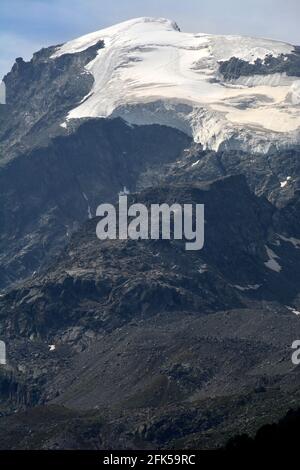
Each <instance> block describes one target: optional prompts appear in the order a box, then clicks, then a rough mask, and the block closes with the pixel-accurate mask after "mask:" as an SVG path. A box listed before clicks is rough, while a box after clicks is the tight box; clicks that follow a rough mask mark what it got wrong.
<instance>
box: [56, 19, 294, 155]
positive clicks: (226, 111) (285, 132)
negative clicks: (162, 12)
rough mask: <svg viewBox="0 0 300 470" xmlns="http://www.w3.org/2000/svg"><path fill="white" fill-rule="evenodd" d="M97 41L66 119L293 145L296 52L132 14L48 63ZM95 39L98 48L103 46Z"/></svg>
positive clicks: (206, 140) (264, 147) (236, 143)
mask: <svg viewBox="0 0 300 470" xmlns="http://www.w3.org/2000/svg"><path fill="white" fill-rule="evenodd" d="M97 43H98V44H101V48H99V50H98V52H97V55H96V57H95V58H93V59H92V60H91V61H90V62H88V63H87V64H86V65H85V67H84V68H83V70H82V74H89V75H91V76H92V78H93V85H92V87H91V89H90V90H89V92H88V94H87V95H86V96H85V97H84V98H83V99H82V100H81V101H80V102H79V103H74V107H73V109H72V110H71V111H70V112H69V113H68V115H67V116H66V121H65V122H63V123H62V125H63V127H66V126H67V125H68V122H69V121H70V120H72V119H78V118H88V117H92V118H97V117H116V116H118V117H122V118H124V119H125V120H126V121H128V122H130V123H132V124H164V125H168V126H171V127H175V128H177V129H179V130H181V131H183V132H185V133H187V134H188V135H190V136H192V137H193V138H194V140H195V141H196V142H199V143H201V144H202V145H203V147H204V148H207V149H212V150H216V151H218V150H224V149H232V148H234V149H237V148H239V149H242V150H246V151H249V150H251V151H254V152H263V153H265V152H268V151H269V150H270V148H273V147H275V148H282V147H286V146H291V145H294V144H295V143H299V140H300V134H299V127H300V113H299V104H300V78H299V77H300V52H299V48H297V47H294V46H292V45H290V44H286V43H283V42H278V41H273V40H270V39H262V38H252V37H243V36H219V35H211V34H202V33H200V34H191V33H183V32H181V31H180V29H179V27H178V26H177V24H176V23H174V22H172V21H170V20H167V19H163V18H158V19H154V18H137V19H133V20H130V21H126V22H124V23H121V24H118V25H116V26H112V27H110V28H107V29H103V30H100V31H97V32H95V33H91V34H88V35H85V36H82V37H80V38H77V39H75V40H73V41H70V42H67V43H66V44H64V45H63V46H61V47H58V48H57V49H56V50H55V52H54V53H53V54H52V55H51V58H52V59H53V60H55V59H57V58H59V57H61V56H63V55H67V54H78V53H80V52H83V51H85V50H87V49H89V48H91V47H94V46H95V45H96V44H97ZM103 45H104V47H103Z"/></svg>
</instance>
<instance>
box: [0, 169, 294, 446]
mask: <svg viewBox="0 0 300 470" xmlns="http://www.w3.org/2000/svg"><path fill="white" fill-rule="evenodd" d="M237 194H238V196H239V197H236V196H237ZM131 198H132V200H133V201H135V202H143V203H144V204H147V205H148V204H150V203H159V202H168V203H170V204H171V203H173V202H176V201H179V200H180V201H181V202H182V203H204V204H205V206H206V237H207V243H206V245H205V248H204V249H203V251H200V252H194V253H191V252H187V251H186V250H185V248H184V241H174V240H173V241H168V240H165V241H159V240H158V241H153V240H141V241H132V240H124V241H121V240H114V241H112V240H107V241H102V242H101V241H99V240H98V239H97V237H96V235H95V230H96V223H97V219H93V220H90V221H88V222H87V223H86V224H84V226H83V227H82V228H81V229H80V230H79V231H78V232H76V233H75V234H74V235H73V237H72V238H71V241H70V243H69V244H68V246H67V247H66V249H65V250H64V252H63V253H62V254H61V256H60V257H59V258H58V259H57V260H56V261H55V263H53V266H52V267H51V268H49V270H48V271H47V272H45V273H44V274H41V275H36V276H34V277H33V278H32V279H31V280H30V281H28V282H26V283H24V284H23V285H22V286H20V287H18V288H16V289H13V290H11V291H10V292H9V293H8V294H7V295H5V296H4V297H2V298H1V299H0V319H1V337H2V338H4V339H5V340H6V342H7V344H9V345H10V367H11V368H12V369H13V370H14V371H16V372H15V373H16V374H17V376H16V380H18V381H19V382H20V383H26V384H27V387H29V389H30V390H31V395H30V396H33V397H36V398H35V401H34V400H33V401H32V403H31V404H32V405H33V404H39V405H44V406H47V407H48V406H49V408H45V410H46V409H48V411H47V413H49V414H47V416H48V418H47V420H48V419H52V418H49V416H52V414H53V413H54V414H55V413H57V410H56V409H55V408H54V409H53V408H51V406H52V405H54V404H55V405H59V406H67V407H68V408H72V409H74V410H76V409H77V410H92V409H94V410H96V411H95V413H94V415H93V419H94V420H95V422H96V423H98V424H99V427H98V428H97V429H98V430H97V431H95V435H93V438H86V440H85V443H84V446H87V447H92V448H93V447H94V445H96V444H95V442H97V443H98V444H97V445H98V446H100V447H101V446H103V447H105V445H117V447H119V446H121V447H123V446H125V447H132V446H134V447H137V448H144V447H145V446H152V447H153V446H155V447H156V446H158V447H161V446H163V447H169V446H173V445H179V444H178V443H179V442H181V444H180V445H183V446H189V445H197V446H200V447H203V446H204V447H205V446H208V447H211V446H215V445H221V444H222V443H224V437H223V438H222V437H221V436H222V433H223V436H224V435H225V436H226V439H227V438H228V437H229V436H230V435H233V434H235V433H236V432H237V431H239V430H240V429H239V427H240V425H241V421H243V419H244V418H243V417H244V415H245V413H247V419H248V426H245V425H243V426H244V428H245V430H247V431H249V430H250V431H251V429H252V426H253V429H255V426H256V424H255V423H256V419H257V414H258V413H260V411H258V410H260V409H262V407H263V408H264V413H266V415H267V417H268V419H270V416H272V417H277V416H279V413H280V412H283V411H284V410H285V409H287V407H288V403H289V397H290V396H291V395H290V394H291V393H293V394H295V391H294V390H295V387H296V386H297V384H298V380H299V378H298V375H299V374H298V373H297V368H295V367H294V366H293V365H292V363H291V361H290V349H289V348H290V345H291V343H292V342H293V340H294V335H295V330H297V328H298V318H297V314H296V313H297V311H298V310H297V308H299V306H298V305H299V287H298V282H297V279H299V274H300V273H299V265H300V263H299V261H300V258H299V256H300V255H299V250H298V247H297V243H298V242H297V241H296V239H295V238H291V237H290V233H288V232H286V231H285V232H282V231H281V228H282V224H283V223H284V222H283V221H285V227H288V226H289V227H290V230H292V227H293V222H292V220H293V217H294V216H293V215H291V211H288V213H287V214H288V215H286V211H285V210H283V211H281V210H278V209H276V208H275V207H274V206H272V205H271V204H270V203H268V202H267V200H266V199H264V198H258V197H256V196H254V195H253V194H252V193H251V192H250V191H249V189H248V187H247V185H246V182H245V178H243V177H236V176H233V177H227V178H224V179H221V180H218V181H215V182H212V183H210V184H202V185H201V184H200V185H199V184H198V185H189V186H186V185H184V184H181V185H175V186H168V185H165V186H160V187H157V188H155V189H152V188H151V189H147V190H144V191H142V192H140V193H136V194H132V195H131ZM299 243H300V242H299ZM7 312H9V315H7ZM291 378H292V380H291ZM279 389H280V398H279V397H278V395H277V394H278V393H279V392H278V390H279ZM274 394H276V397H277V398H276V399H275V395H274ZM293 396H294V399H295V400H297V395H293ZM13 398H14V399H16V396H12V399H13ZM277 400H278V401H277ZM275 403H276V406H279V404H280V406H279V408H278V410H277V411H276V413H277V414H276V413H275V410H274V406H275ZM6 406H7V405H6ZM15 406H16V405H15ZM24 407H26V405H24V402H21V403H19V405H18V406H17V409H19V410H22V409H24ZM233 408H235V414H236V422H235V425H234V426H233V425H232V422H231V421H230V419H229V416H228V413H229V414H230V413H231V412H230V410H232V409H233ZM246 409H247V411H246ZM65 412H66V411H64V412H62V413H63V420H64V422H65V425H66V426H67V429H69V431H68V433H70V436H69V434H68V433H67V434H68V436H69V437H68V439H70V443H69V444H68V445H70V446H71V447H72V448H77V446H80V445H83V444H80V442H81V441H80V439H79V437H78V436H77V437H76V438H74V436H73V434H72V432H71V430H70V427H69V426H70V422H69V417H68V416H65V414H64V413H65ZM33 413H37V416H36V418H35V419H37V422H38V424H37V426H38V429H40V428H39V427H40V426H41V427H42V428H43V426H44V425H45V424H43V422H44V421H43V420H44V419H45V416H44V414H43V413H42V412H41V414H40V412H39V411H38V409H37V410H36V411H33ZM45 413H46V411H45ZM74 413H77V412H75V411H74ZM31 416H33V415H31V414H30V413H29V415H27V418H26V419H28V420H29V422H30V420H31V419H33V418H31ZM43 416H44V417H43ZM76 416H77V415H76ZM86 416H87V415H86ZM74 419H75V418H74ZM65 420H66V421H65ZM71 421H72V420H71ZM5 422H6V421H5ZM100 423H102V424H101V426H100ZM103 423H105V424H103ZM112 423H114V424H112ZM15 425H17V423H15V424H10V426H12V429H14V426H15ZM0 426H1V423H0ZM82 426H83V428H85V427H86V426H88V424H87V423H86V422H85V421H83V423H82ZM103 426H104V427H103ZM100 428H101V429H100ZM121 428H122V431H120V429H121ZM208 430H211V431H210V432H211V433H212V434H211V437H210V438H207V437H206V432H208ZM11 432H13V430H12V431H11ZM224 433H225V434H224ZM71 436H73V437H72V439H71ZM95 439H96V441H95ZM226 439H225V440H226ZM54 441H55V442H56V443H57V442H59V444H58V445H66V443H65V444H63V443H62V441H61V437H60V436H59V434H57V433H54ZM100 442H101V444H99V443H100ZM112 442H114V444H112ZM121 442H122V444H121ZM116 443H117V444H116ZM27 445H29V446H31V444H30V441H29V444H27ZM40 445H42V446H45V447H48V448H49V447H50V448H53V446H54V443H53V441H52V438H51V439H50V440H49V437H47V436H45V437H43V438H42V440H41V444H40ZM101 448H102V447H101Z"/></svg>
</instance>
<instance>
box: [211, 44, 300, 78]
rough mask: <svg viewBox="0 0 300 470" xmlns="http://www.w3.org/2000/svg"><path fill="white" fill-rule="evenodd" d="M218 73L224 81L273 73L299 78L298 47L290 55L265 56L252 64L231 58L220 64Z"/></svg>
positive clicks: (299, 55) (299, 53)
mask: <svg viewBox="0 0 300 470" xmlns="http://www.w3.org/2000/svg"><path fill="white" fill-rule="evenodd" d="M219 72H220V73H221V74H222V75H223V77H224V79H225V80H235V79H237V78H239V77H249V76H251V75H270V74H274V73H286V74H287V75H288V76H292V77H300V47H298V46H295V48H294V52H293V53H292V54H280V55H279V56H278V57H273V56H272V55H267V56H266V57H265V59H264V60H262V59H256V60H255V63H254V64H251V63H249V62H247V61H245V60H242V59H239V58H237V57H231V58H230V59H229V60H226V61H221V62H220V67H219Z"/></svg>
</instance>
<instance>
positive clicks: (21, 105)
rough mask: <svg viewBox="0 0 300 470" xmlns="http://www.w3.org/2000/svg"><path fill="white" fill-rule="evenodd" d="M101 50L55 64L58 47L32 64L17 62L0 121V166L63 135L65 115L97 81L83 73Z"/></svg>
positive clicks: (98, 46) (7, 81) (8, 78)
mask: <svg viewBox="0 0 300 470" xmlns="http://www.w3.org/2000/svg"><path fill="white" fill-rule="evenodd" d="M102 47H104V43H103V42H100V43H98V44H96V45H95V46H93V47H90V48H89V49H87V50H85V51H83V52H80V53H77V54H66V55H64V56H62V57H59V58H58V59H57V60H55V61H53V60H52V59H50V57H51V55H52V54H53V53H54V51H55V49H56V48H55V47H50V48H47V49H42V50H41V51H39V52H37V53H35V54H34V55H33V58H32V60H31V61H30V62H24V61H23V59H22V58H18V59H16V62H15V64H14V66H13V68H12V70H11V72H10V73H8V74H7V75H6V76H5V77H4V83H5V85H6V103H7V104H6V105H5V106H3V116H2V118H1V128H0V155H1V156H0V165H3V163H4V162H5V161H8V160H10V159H11V158H13V157H15V156H17V155H19V154H20V153H24V152H26V150H31V149H32V148H34V147H37V146H41V145H47V144H48V143H49V141H50V139H51V138H53V137H55V136H56V135H60V134H62V128H60V124H61V123H62V122H63V121H64V118H65V116H66V114H67V113H68V111H69V110H70V109H71V108H72V106H73V105H74V103H76V102H79V101H80V100H82V99H83V98H84V97H85V96H86V95H87V94H88V93H89V91H90V89H91V88H92V85H93V82H94V79H93V77H92V75H91V74H89V73H88V72H83V71H84V66H85V65H86V64H87V63H88V62H90V61H91V60H92V59H93V58H94V57H96V55H97V51H98V50H99V49H101V48H102ZM1 114H2V113H1Z"/></svg>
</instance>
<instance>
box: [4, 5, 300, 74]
mask: <svg viewBox="0 0 300 470" xmlns="http://www.w3.org/2000/svg"><path fill="white" fill-rule="evenodd" d="M140 16H152V17H165V18H168V19H171V20H174V21H176V22H177V24H178V25H179V27H180V29H181V30H182V31H188V32H194V33H199V32H202V33H212V34H243V35H250V36H259V37H268V38H272V39H278V40H282V41H286V42H290V43H292V44H299V45H300V28H299V19H300V1H299V0H183V1H182V0H110V1H109V0H0V79H1V78H2V77H3V75H4V74H5V73H7V72H8V71H9V70H10V69H11V67H12V65H13V63H14V60H15V58H16V57H23V59H24V60H29V59H30V58H31V56H32V54H33V52H35V51H37V50H39V49H41V48H42V47H45V46H50V45H55V44H60V43H62V42H65V41H67V40H70V39H73V38H75V37H78V36H81V35H83V34H86V33H89V32H92V31H97V30H99V29H102V28H104V27H107V26H110V25H112V24H115V23H119V22H121V21H124V20H127V19H130V18H134V17H140Z"/></svg>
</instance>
